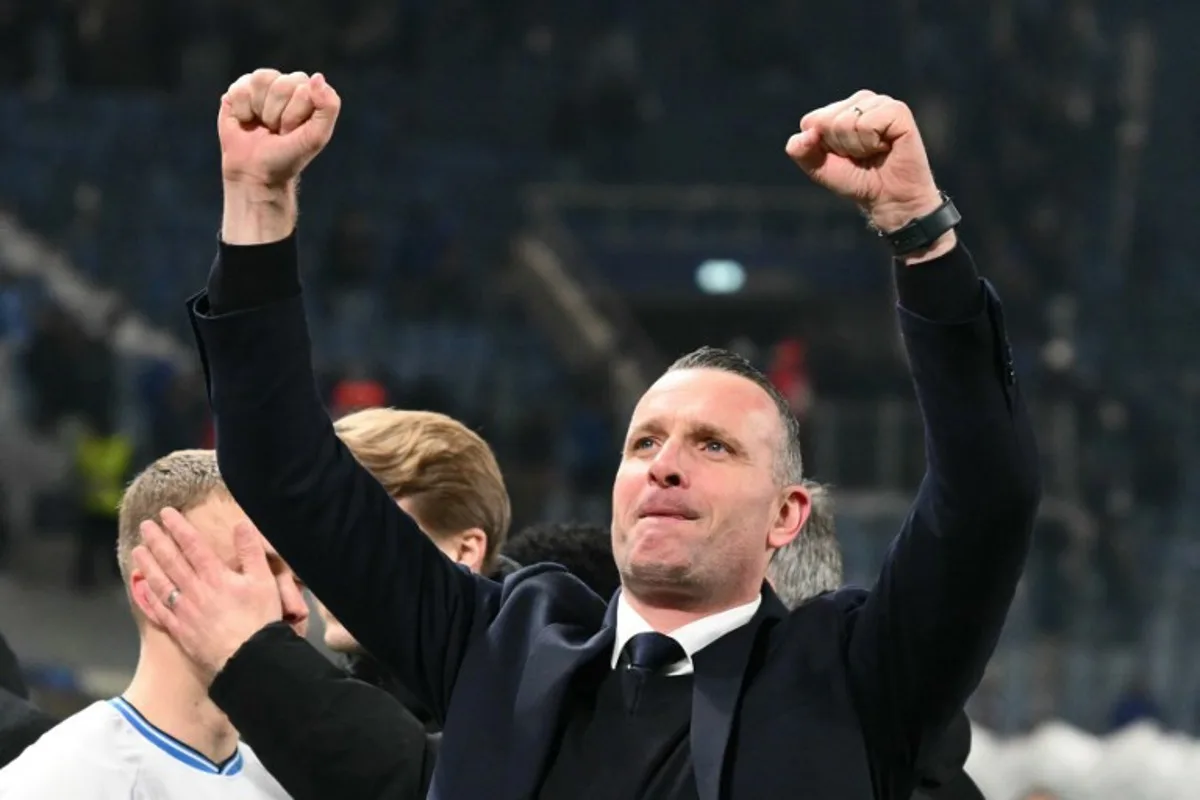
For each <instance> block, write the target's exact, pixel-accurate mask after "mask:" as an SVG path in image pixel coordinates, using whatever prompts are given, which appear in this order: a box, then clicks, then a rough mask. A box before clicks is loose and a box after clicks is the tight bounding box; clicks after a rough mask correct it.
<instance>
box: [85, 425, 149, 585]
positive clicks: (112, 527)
mask: <svg viewBox="0 0 1200 800" xmlns="http://www.w3.org/2000/svg"><path fill="white" fill-rule="evenodd" d="M76 466H77V469H78V475H79V481H80V497H79V500H80V516H79V525H78V549H77V550H76V558H75V575H74V584H75V588H76V589H78V590H81V591H85V590H89V589H93V588H95V587H96V586H97V585H98V584H99V581H100V579H101V577H102V575H104V573H108V577H110V578H112V579H114V580H115V579H118V578H120V571H119V569H118V566H117V515H118V512H119V510H120V507H121V496H122V495H123V494H124V492H125V484H126V483H127V482H128V481H129V479H130V478H132V477H133V473H134V468H135V464H134V446H133V441H132V440H131V439H130V438H129V437H128V436H126V435H124V434H123V433H121V432H120V431H119V430H117V428H116V426H115V425H114V421H113V418H112V415H111V414H96V415H93V416H92V417H91V418H90V419H89V420H88V422H87V423H86V425H85V428H84V430H83V433H82V435H81V437H80V440H79V446H78V460H77V464H76Z"/></svg>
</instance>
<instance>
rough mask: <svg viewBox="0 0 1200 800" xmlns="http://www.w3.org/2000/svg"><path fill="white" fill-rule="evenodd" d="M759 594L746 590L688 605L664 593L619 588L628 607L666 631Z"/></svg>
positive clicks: (750, 601)
mask: <svg viewBox="0 0 1200 800" xmlns="http://www.w3.org/2000/svg"><path fill="white" fill-rule="evenodd" d="M758 594H759V593H757V592H747V593H744V596H742V595H738V596H736V597H731V598H729V599H727V600H726V601H725V602H715V603H714V602H706V603H697V604H695V605H691V604H687V603H680V602H672V600H671V599H670V598H666V597H661V598H659V597H643V596H639V595H638V594H636V593H635V592H632V591H630V590H629V589H628V588H624V589H622V591H621V597H623V598H624V599H625V602H627V603H628V604H629V607H630V608H632V609H633V610H634V611H636V612H637V613H638V615H639V616H640V617H641V618H642V619H644V620H645V621H646V623H647V624H648V625H649V626H650V627H651V628H652V629H653V630H655V631H657V632H658V633H666V634H669V633H672V632H674V631H677V630H679V629H680V628H682V627H683V626H684V625H687V624H689V623H692V622H695V621H696V620H700V619H704V618H705V617H711V616H712V615H714V614H720V613H721V612H722V611H728V610H730V609H731V608H737V607H738V606H743V605H745V604H746V603H752V602H754V599H755V598H756V597H758Z"/></svg>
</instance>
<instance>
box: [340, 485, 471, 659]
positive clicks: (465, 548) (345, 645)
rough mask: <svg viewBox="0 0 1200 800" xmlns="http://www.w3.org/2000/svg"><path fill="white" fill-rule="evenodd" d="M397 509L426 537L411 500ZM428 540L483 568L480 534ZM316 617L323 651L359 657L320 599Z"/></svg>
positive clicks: (451, 555) (351, 638) (349, 636)
mask: <svg viewBox="0 0 1200 800" xmlns="http://www.w3.org/2000/svg"><path fill="white" fill-rule="evenodd" d="M396 505H398V506H400V508H402V509H404V512H405V513H406V514H408V515H409V516H410V517H412V518H413V521H414V522H416V523H417V527H418V528H420V529H421V530H422V531H423V532H426V535H427V536H428V532H427V529H426V527H425V523H423V522H422V521H421V518H420V516H419V515H417V514H416V513H414V511H415V508H414V505H413V502H412V500H411V499H409V498H407V497H405V498H401V499H400V500H397V501H396ZM429 538H430V540H431V541H432V542H433V543H434V544H435V545H437V547H438V549H439V550H441V551H442V552H443V553H445V554H446V556H447V557H448V558H449V559H450V560H451V561H454V562H455V563H459V564H466V565H467V566H468V567H469V568H470V570H471V571H472V572H479V571H480V569H481V568H482V565H483V557H484V554H485V552H486V550H487V537H486V536H482V532H480V531H464V532H462V533H461V534H459V535H457V536H449V537H436V536H430V537H429ZM317 613H318V614H320V615H321V622H323V623H324V626H325V646H326V647H328V648H329V649H330V650H332V651H334V652H335V653H358V652H361V651H362V646H361V645H359V643H358V641H357V640H356V639H355V638H354V636H353V635H352V634H351V633H350V631H348V630H346V627H345V626H344V625H342V623H341V622H339V621H338V619H337V617H335V616H334V615H333V614H331V613H330V611H329V609H328V608H326V607H325V605H324V604H323V603H321V602H320V598H317Z"/></svg>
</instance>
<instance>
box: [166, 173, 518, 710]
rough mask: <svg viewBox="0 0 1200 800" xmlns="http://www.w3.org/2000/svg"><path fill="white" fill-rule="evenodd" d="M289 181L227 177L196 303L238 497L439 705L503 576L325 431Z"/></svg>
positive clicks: (225, 464)
mask: <svg viewBox="0 0 1200 800" xmlns="http://www.w3.org/2000/svg"><path fill="white" fill-rule="evenodd" d="M295 215H296V199H295V189H294V186H289V187H286V188H283V189H280V190H272V191H264V190H262V189H255V190H248V189H245V188H244V187H240V186H237V185H229V184H227V186H226V199H225V218H224V221H223V227H222V239H223V241H222V242H221V244H220V252H219V254H218V257H217V260H216V263H215V264H214V265H213V270H212V273H211V275H210V278H209V284H208V289H207V291H206V292H204V293H201V294H200V295H198V296H197V297H196V298H194V299H193V300H192V302H191V304H190V309H191V316H192V324H193V328H194V330H195V333H196V337H197V342H198V345H199V348H200V354H201V359H202V361H203V364H204V368H205V375H206V378H207V382H208V391H209V399H210V403H211V404H212V408H213V416H214V423H215V427H216V437H217V455H218V459H219V462H220V466H221V472H222V476H223V477H224V479H225V482H226V483H227V484H228V486H229V488H230V490H231V491H232V493H233V495H234V497H235V498H236V499H237V501H238V502H239V503H240V504H241V506H242V507H243V509H244V510H245V511H246V513H247V514H248V515H249V516H250V517H251V519H253V520H254V521H255V523H256V524H257V525H258V527H259V529H260V530H261V531H262V532H263V534H264V535H265V536H266V537H267V539H268V540H269V541H270V542H271V543H272V544H274V545H275V547H276V548H277V549H278V550H279V552H280V554H281V555H282V556H283V557H284V559H286V560H287V561H288V563H289V564H290V565H291V567H292V568H293V569H294V570H295V571H296V573H297V574H298V575H299V576H300V577H301V578H303V579H304V580H305V581H306V582H307V583H308V584H309V586H310V587H311V588H312V590H313V593H314V594H315V595H316V596H318V597H320V598H321V600H322V602H323V603H325V604H326V605H327V606H328V607H329V608H330V610H331V611H332V612H333V613H334V614H336V615H337V617H338V618H339V619H340V620H341V621H342V622H343V624H345V625H346V626H347V628H348V629H349V630H350V631H352V632H353V633H354V635H355V636H356V638H358V639H359V641H360V642H361V643H362V644H363V645H364V646H365V647H366V648H367V649H368V650H370V651H371V652H372V653H374V654H375V655H376V656H377V657H378V658H379V659H380V660H382V661H383V662H384V663H386V664H387V665H388V666H389V667H391V668H392V669H393V670H394V671H395V673H396V674H397V676H398V677H399V678H400V680H401V681H403V682H404V683H405V684H406V685H407V686H408V687H409V688H410V689H411V690H412V691H413V692H415V693H416V694H417V695H418V696H419V697H420V698H421V699H422V700H423V701H424V702H426V703H428V704H429V705H430V706H431V708H432V709H433V710H434V711H435V712H436V713H438V714H439V715H444V714H445V710H446V707H447V705H448V702H449V696H450V691H451V689H452V688H453V684H454V679H455V677H456V675H457V672H458V666H459V664H460V663H461V661H462V658H463V655H464V653H465V651H466V649H467V647H468V645H469V643H470V642H471V641H472V640H473V639H474V638H475V637H476V636H477V635H479V634H480V633H482V631H483V630H484V628H485V627H486V625H487V624H488V622H489V621H490V619H491V617H492V616H493V615H494V614H495V612H496V609H497V607H498V603H499V586H498V585H497V584H494V583H492V582H490V581H487V580H485V579H481V578H477V577H474V576H472V575H470V574H469V573H468V572H466V571H465V570H462V569H459V568H458V567H456V566H454V565H453V564H452V563H451V562H450V561H449V560H448V559H447V558H446V557H445V556H444V555H442V553H441V552H440V551H439V550H438V549H437V548H436V547H435V546H434V545H433V544H432V543H431V542H430V541H429V539H428V538H427V537H426V536H425V535H424V534H423V533H422V532H421V531H420V529H419V528H418V527H417V526H416V524H415V523H414V522H413V520H412V519H411V518H410V517H409V516H408V515H407V514H405V513H404V512H403V511H401V510H400V508H399V507H398V506H397V505H396V503H395V502H394V501H393V500H392V499H391V498H390V497H389V496H388V494H387V492H386V491H384V489H383V487H382V486H380V484H379V483H378V482H377V481H376V480H375V479H374V478H373V477H372V476H371V475H370V474H369V473H368V472H367V471H366V470H365V469H364V468H363V467H362V466H361V465H359V463H358V462H357V461H356V460H355V459H354V457H353V456H352V455H351V453H350V452H349V450H348V449H347V448H346V447H345V446H344V445H343V444H342V442H341V440H340V439H339V438H338V437H337V435H336V434H335V433H334V430H333V424H332V421H331V420H330V418H329V415H328V413H327V411H326V409H325V408H324V406H323V404H322V402H321V399H320V397H319V395H318V392H317V387H316V381H315V377H314V374H313V368H312V359H311V345H310V341H309V334H308V329H307V323H306V320H305V316H304V310H303V305H302V299H301V291H300V277H299V266H298V258H297V249H296V239H295V233H294V231H295V219H296V217H295Z"/></svg>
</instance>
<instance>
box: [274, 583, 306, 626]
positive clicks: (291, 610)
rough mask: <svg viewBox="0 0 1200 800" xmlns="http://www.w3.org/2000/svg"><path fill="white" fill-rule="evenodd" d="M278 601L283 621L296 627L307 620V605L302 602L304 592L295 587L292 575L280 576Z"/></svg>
mask: <svg viewBox="0 0 1200 800" xmlns="http://www.w3.org/2000/svg"><path fill="white" fill-rule="evenodd" d="M279 584H280V586H279V599H280V601H282V605H283V621H284V622H286V623H287V624H289V625H296V624H299V623H301V622H304V621H305V620H307V619H308V603H306V602H304V592H303V591H301V589H300V587H299V586H297V585H296V579H295V577H294V576H292V575H284V576H280V581H279Z"/></svg>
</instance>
